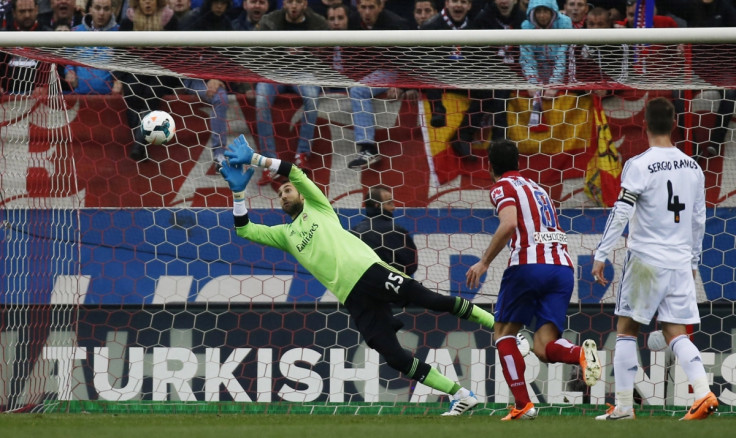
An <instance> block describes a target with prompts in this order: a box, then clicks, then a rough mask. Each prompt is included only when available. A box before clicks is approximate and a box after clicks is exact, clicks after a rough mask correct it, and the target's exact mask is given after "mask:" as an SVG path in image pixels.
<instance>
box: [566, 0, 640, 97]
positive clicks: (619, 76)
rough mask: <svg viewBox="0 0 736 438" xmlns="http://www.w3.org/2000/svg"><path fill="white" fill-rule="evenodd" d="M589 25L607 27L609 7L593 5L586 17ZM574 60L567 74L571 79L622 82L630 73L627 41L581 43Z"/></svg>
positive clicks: (609, 24)
mask: <svg viewBox="0 0 736 438" xmlns="http://www.w3.org/2000/svg"><path fill="white" fill-rule="evenodd" d="M585 27H586V28H588V29H610V28H612V27H613V20H612V19H611V14H610V12H609V10H608V9H605V8H602V7H595V8H593V9H591V10H590V12H588V15H587V17H586V19H585ZM575 56H576V58H575V60H574V61H572V62H571V63H570V64H571V66H574V69H573V68H570V72H569V74H568V76H569V78H570V82H577V81H581V82H587V83H594V84H603V83H624V82H626V80H627V77H628V74H629V64H630V63H629V45H628V44H618V45H605V46H600V45H584V46H582V47H581V48H580V50H575ZM594 93H595V94H597V95H598V96H600V97H603V96H606V95H608V94H611V93H612V91H611V90H605V89H596V90H594Z"/></svg>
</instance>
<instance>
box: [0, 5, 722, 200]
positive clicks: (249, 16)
mask: <svg viewBox="0 0 736 438" xmlns="http://www.w3.org/2000/svg"><path fill="white" fill-rule="evenodd" d="M735 3H736V1H734V0H668V1H656V5H657V11H656V13H655V14H654V16H653V19H652V23H650V25H652V26H654V27H682V26H688V27H719V26H736V7H735V6H734V4H735ZM636 5H637V1H636V0H587V1H586V0H529V1H525V0H444V2H443V0H87V1H86V3H85V4H82V3H81V2H79V1H77V2H74V1H72V0H9V1H8V0H2V1H0V30H3V31H26V32H27V31H53V30H73V31H140V30H160V31H177V30H219V31H223V30H224V31H249V30H258V31H263V30H290V31H309V30H328V29H331V30H344V29H350V30H402V29H422V30H438V29H453V30H461V29H551V28H555V29H581V28H610V27H614V28H616V27H621V28H626V27H634V26H639V25H640V23H638V21H637V20H638V19H640V18H641V17H636ZM88 50H90V51H95V55H96V56H105V50H106V49H105V48H101V47H94V48H89V49H88ZM494 50H497V53H495V55H497V56H498V57H499V59H500V60H501V62H503V63H507V64H516V66H517V68H518V71H521V72H522V73H523V75H524V77H525V78H526V80H527V81H528V83H529V88H528V90H521V93H520V95H524V96H528V97H530V98H531V100H530V101H531V109H532V116H531V117H530V120H529V128H530V130H531V131H535V130H544V129H548V127H546V126H545V121H544V117H543V112H542V102H543V101H544V100H546V99H554V98H555V97H556V95H557V93H558V92H559V90H562V89H564V87H561V86H560V87H548V86H547V85H550V84H552V85H557V84H559V85H562V84H565V83H568V82H575V81H576V80H577V79H578V78H579V77H583V76H584V77H587V78H589V79H590V78H594V77H595V74H599V75H600V80H601V81H612V82H615V81H617V80H619V79H620V78H621V77H622V76H625V74H626V69H627V68H628V64H629V62H630V61H631V56H630V54H629V53H628V48H627V46H625V45H622V46H621V48H620V50H615V49H614V50H613V51H612V53H613V55H611V54H610V53H607V54H606V56H618V57H620V61H621V62H620V63H618V62H607V63H604V62H602V56H603V55H602V54H601V53H600V52H597V51H596V49H595V47H586V46H581V47H576V46H571V47H569V46H566V45H540V46H533V45H523V46H521V47H513V46H505V47H500V48H494ZM353 55H354V54H353ZM344 56H351V53H349V52H346V51H344V50H342V49H341V48H339V47H337V48H336V49H335V52H334V60H335V62H334V63H333V66H334V68H336V69H340V68H341V67H342V64H341V63H340V60H341V59H343V57H344ZM462 56H463V54H462V49H461V48H458V49H457V51H456V52H453V53H451V54H448V60H450V61H451V60H452V59H461V58H462ZM697 56H701V57H702V56H707V55H704V54H703V50H701V51H698V46H697V45H695V46H693V57H697ZM37 64H38V63H37V61H33V60H29V59H26V58H22V57H19V56H13V55H9V54H2V55H1V56H0V76H1V80H0V87H1V88H2V92H5V93H34V92H38V91H37V89H38V88H42V86H40V85H39V84H35V83H34V80H33V77H34V76H33V75H35V74H37V73H35V72H30V73H29V71H31V70H35V69H36V68H37V67H38V66H37ZM378 65H379V67H377V68H376V69H375V70H373V71H371V72H370V73H367V74H366V76H365V77H363V78H362V81H361V82H363V83H365V84H367V85H366V86H355V87H351V88H349V89H347V90H346V93H347V95H348V96H349V98H350V102H351V109H352V112H353V123H354V134H355V144H356V153H357V156H356V157H355V158H354V159H352V160H351V161H350V162H349V164H348V166H349V167H350V168H353V169H356V170H360V169H365V168H368V167H371V166H373V165H375V164H376V163H378V162H379V161H380V160H381V151H380V149H379V144H378V143H377V142H376V140H375V128H376V122H375V114H374V109H373V100H374V99H375V98H377V97H379V96H380V97H382V98H386V99H404V98H415V97H416V96H417V91H416V90H407V89H399V88H386V87H379V86H370V84H372V83H387V82H391V80H392V77H391V76H392V75H394V74H395V72H394V71H392V70H390V69H385V68H381V64H380V63H378ZM448 65H449V64H448ZM703 65H707V61H705V63H704V64H703ZM591 72H595V74H594V73H591ZM29 74H30V76H29ZM60 74H61V77H63V78H64V79H65V80H64V81H62V82H63V89H64V91H65V92H73V93H79V94H121V95H122V96H123V98H124V100H125V103H126V106H127V108H128V110H127V121H128V123H129V125H130V128H131V130H132V132H133V133H134V136H133V137H134V144H133V145H132V146H131V151H130V156H131V158H133V159H135V160H138V161H140V160H145V159H146V158H147V156H148V154H147V151H146V147H147V145H145V144H144V142H143V140H142V138H141V135H140V130H139V129H138V127H139V125H140V120H141V118H142V116H143V115H145V114H146V113H147V112H148V111H152V110H155V109H158V108H159V107H160V106H161V103H162V98H163V96H164V95H168V94H175V93H176V91H177V90H182V89H183V90H184V91H185V92H188V93H190V94H194V95H197V96H198V97H199V99H201V100H202V101H203V102H205V103H207V104H209V105H211V106H212V113H213V115H212V117H211V119H210V121H209V126H210V130H211V131H212V136H211V137H212V140H211V145H212V147H213V157H214V158H215V159H216V160H217V159H219V157H220V156H221V148H222V146H223V144H224V143H225V142H226V141H227V139H226V135H227V123H228V121H227V99H228V98H227V95H228V93H232V92H239V91H241V90H242V89H240V88H238V84H229V83H227V82H226V81H223V80H218V79H210V80H206V81H205V80H194V79H186V80H181V79H177V78H173V77H165V76H164V77H162V76H154V75H144V74H138V73H129V72H128V73H124V72H106V71H102V70H97V69H91V68H82V67H78V66H68V67H60ZM702 74H703V75H706V76H707V75H708V74H709V72H708V71H707V70H706V71H703V72H702ZM19 78H23V79H24V80H23V81H22V83H20V82H21V81H18V80H17V79H19ZM28 78H31V80H29V79H28ZM252 88H253V90H252V96H254V97H255V106H256V114H257V120H256V125H257V132H256V135H257V139H258V148H259V149H260V152H261V153H262V154H264V156H267V157H276V155H277V152H276V146H275V138H274V130H273V120H272V116H271V106H272V104H273V102H274V99H275V97H276V95H277V94H279V93H283V92H285V91H293V92H295V93H296V94H298V95H299V96H300V97H301V99H302V102H303V107H304V111H303V115H302V120H301V123H300V131H299V141H298V145H297V151H296V152H297V155H296V162H297V164H298V165H300V166H305V167H308V162H309V157H310V154H311V142H312V140H313V136H314V132H315V124H316V119H317V108H316V103H317V99H318V98H319V96H320V94H321V92H322V88H321V87H319V86H316V85H301V84H300V85H294V84H273V83H258V84H253V85H252ZM513 92H514V90H494V91H488V90H473V89H470V90H457V89H454V90H442V89H435V90H426V91H425V92H424V93H425V96H426V99H427V101H428V102H429V103H430V110H431V114H430V115H429V118H428V122H429V124H430V125H431V126H433V127H443V126H445V124H446V109H445V108H444V106H443V96H444V95H445V94H446V93H461V94H462V95H464V96H467V97H468V98H469V100H470V107H469V108H468V110H467V111H466V113H465V115H464V117H463V119H462V122H461V123H460V126H459V127H458V128H457V131H456V133H455V134H454V136H453V137H452V138H451V139H450V141H449V143H450V144H451V146H452V149H453V150H454V152H455V154H456V155H457V156H458V157H459V158H460V159H472V158H473V156H472V154H471V152H470V150H471V144H472V142H473V141H474V139H476V138H478V137H479V132H481V130H480V128H482V127H484V126H488V127H491V128H492V129H491V130H490V132H491V133H492V134H491V139H496V138H503V137H505V136H506V128H507V119H506V102H507V101H508V99H509V97H510V96H511V95H512V93H513ZM597 93H599V94H600V95H603V96H605V95H606V93H605V92H601V91H600V90H598V91H597ZM673 99H674V101H675V104H676V107H677V108H678V110H679V111H678V112H679V114H684V113H685V108H684V105H683V99H682V96H680V93H678V92H675V93H673ZM735 100H736V92H733V91H727V90H724V91H722V92H721V100H720V102H719V103H718V104H717V105H715V107H717V110H716V111H714V112H716V114H717V120H716V126H714V129H713V130H712V135H711V139H710V141H709V142H708V143H707V144H705V145H704V146H703V147H702V148H700V149H698V150H697V151H696V153H698V154H700V155H704V156H708V155H713V154H716V153H718V148H719V147H720V144H721V143H722V142H723V141H724V139H725V136H726V134H727V131H728V129H727V127H728V124H729V123H730V119H731V117H730V116H731V115H732V114H733V112H734V111H735V110H736V109H735V108H734V102H735ZM679 126H680V127H681V128H683V126H684V122H683V121H682V120H680V122H679ZM484 140H488V139H484ZM271 181H272V176H271V175H269V174H268V173H267V172H266V173H264V174H263V176H262V178H261V180H260V181H259V184H262V185H263V184H268V183H270V182H271Z"/></svg>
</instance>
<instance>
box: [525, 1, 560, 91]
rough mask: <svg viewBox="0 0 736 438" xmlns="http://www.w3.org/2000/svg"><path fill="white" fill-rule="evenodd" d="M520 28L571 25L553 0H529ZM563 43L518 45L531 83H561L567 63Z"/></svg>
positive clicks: (555, 27)
mask: <svg viewBox="0 0 736 438" xmlns="http://www.w3.org/2000/svg"><path fill="white" fill-rule="evenodd" d="M526 17H527V19H526V20H525V21H524V22H523V23H521V28H522V29H572V21H571V20H570V18H569V17H567V16H565V15H563V14H560V10H559V8H558V7H557V1H556V0H531V1H530V2H529V8H528V9H527V15H526ZM566 53H567V45H564V44H540V45H531V44H525V45H522V46H521V58H520V63H521V69H522V71H523V72H524V76H525V77H526V79H527V80H528V81H529V82H530V83H531V84H534V85H541V84H550V83H551V84H561V83H563V81H564V79H565V71H566V70H565V69H566V66H567V56H566Z"/></svg>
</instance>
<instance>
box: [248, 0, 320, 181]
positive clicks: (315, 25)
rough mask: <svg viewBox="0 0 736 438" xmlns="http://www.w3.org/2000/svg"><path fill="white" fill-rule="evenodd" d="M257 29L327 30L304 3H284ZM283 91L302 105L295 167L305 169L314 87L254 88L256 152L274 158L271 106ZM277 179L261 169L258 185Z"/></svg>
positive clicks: (311, 130) (314, 111) (260, 85)
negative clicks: (294, 95) (258, 148)
mask: <svg viewBox="0 0 736 438" xmlns="http://www.w3.org/2000/svg"><path fill="white" fill-rule="evenodd" d="M258 28H259V30H295V31H296V30H301V31H304V30H327V29H329V26H328V25H327V20H326V19H325V18H324V17H322V16H321V15H317V14H316V13H314V12H313V11H312V10H311V9H309V8H308V7H307V0H284V4H283V7H282V8H281V9H279V10H277V11H273V12H269V13H268V14H266V15H265V16H264V17H263V18H262V19H261V21H260V24H259V27H258ZM287 90H293V91H296V92H297V93H299V95H300V96H301V98H302V104H303V105H304V114H303V115H302V120H301V126H300V127H299V141H298V143H297V148H296V158H295V160H294V161H295V164H296V165H297V166H298V167H300V168H306V167H307V165H308V163H307V161H308V159H309V156H310V154H311V152H312V150H311V145H310V143H311V141H312V138H313V137H314V129H315V124H316V123H317V98H318V97H319V95H320V93H321V88H320V87H319V86H317V85H285V84H271V83H265V82H261V83H258V84H257V85H256V121H257V128H258V140H259V146H260V152H261V154H262V155H263V156H265V157H269V158H276V140H275V138H274V131H273V117H272V114H271V106H272V105H273V103H274V100H275V99H276V95H277V94H280V93H283V92H285V91H287ZM275 178H278V176H277V174H276V173H274V172H271V171H270V170H269V169H264V170H263V174H262V175H261V179H260V180H259V181H258V185H259V186H263V185H267V184H270V183H272V182H274V181H275Z"/></svg>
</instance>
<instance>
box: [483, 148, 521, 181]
mask: <svg viewBox="0 0 736 438" xmlns="http://www.w3.org/2000/svg"><path fill="white" fill-rule="evenodd" d="M488 161H489V162H490V163H491V169H493V174H494V175H495V176H496V177H498V178H500V177H501V175H503V174H504V173H506V172H510V171H513V170H519V148H517V147H516V143H514V142H513V141H511V140H507V139H503V140H495V141H493V142H492V143H491V147H489V148H488Z"/></svg>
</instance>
